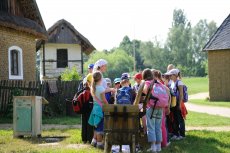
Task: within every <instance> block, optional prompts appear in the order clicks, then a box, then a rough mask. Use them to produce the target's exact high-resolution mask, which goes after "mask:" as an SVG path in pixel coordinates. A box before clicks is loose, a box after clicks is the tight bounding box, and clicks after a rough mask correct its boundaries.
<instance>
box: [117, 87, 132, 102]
mask: <svg viewBox="0 0 230 153" xmlns="http://www.w3.org/2000/svg"><path fill="white" fill-rule="evenodd" d="M116 97H117V104H131V103H132V96H131V88H130V87H122V88H120V89H119V90H118V91H117V96H116Z"/></svg>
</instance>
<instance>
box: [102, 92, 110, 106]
mask: <svg viewBox="0 0 230 153" xmlns="http://www.w3.org/2000/svg"><path fill="white" fill-rule="evenodd" d="M100 96H101V99H102V102H103V103H104V104H108V101H107V100H106V98H105V93H104V92H102V93H101V94H100Z"/></svg>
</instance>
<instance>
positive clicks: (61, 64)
mask: <svg viewBox="0 0 230 153" xmlns="http://www.w3.org/2000/svg"><path fill="white" fill-rule="evenodd" d="M66 67H68V52H67V49H57V68H66Z"/></svg>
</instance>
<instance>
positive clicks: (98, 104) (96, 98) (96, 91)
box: [88, 71, 108, 149]
mask: <svg viewBox="0 0 230 153" xmlns="http://www.w3.org/2000/svg"><path fill="white" fill-rule="evenodd" d="M101 82H102V74H101V72H99V71H95V72H94V73H93V83H92V87H91V94H92V96H93V102H94V105H93V110H92V112H91V114H90V117H89V121H88V122H89V124H90V125H92V126H95V131H94V136H93V139H92V142H91V145H93V146H96V147H97V148H100V149H103V148H104V145H103V142H102V135H103V128H104V127H103V124H104V123H103V116H104V114H103V112H102V105H103V104H108V102H107V100H106V98H105V88H104V87H103V86H102V85H101Z"/></svg>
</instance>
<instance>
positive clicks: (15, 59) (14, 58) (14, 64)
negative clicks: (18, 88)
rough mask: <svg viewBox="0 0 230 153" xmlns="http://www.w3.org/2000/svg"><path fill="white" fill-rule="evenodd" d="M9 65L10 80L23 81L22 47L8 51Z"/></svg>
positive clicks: (11, 48) (13, 47)
mask: <svg viewBox="0 0 230 153" xmlns="http://www.w3.org/2000/svg"><path fill="white" fill-rule="evenodd" d="M8 63H9V65H8V70H9V79H10V80H11V79H12V80H23V59H22V49H21V48H20V47H18V46H12V47H10V48H9V49H8Z"/></svg>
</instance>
